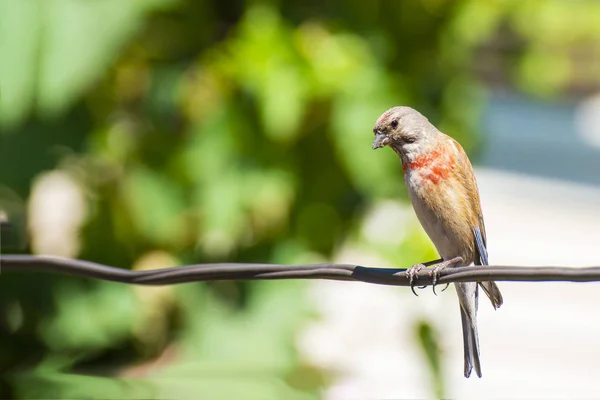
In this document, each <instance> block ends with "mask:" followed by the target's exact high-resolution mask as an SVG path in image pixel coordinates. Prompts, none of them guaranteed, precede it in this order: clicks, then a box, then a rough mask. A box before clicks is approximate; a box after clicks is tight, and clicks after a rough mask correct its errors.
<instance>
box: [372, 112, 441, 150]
mask: <svg viewBox="0 0 600 400" xmlns="http://www.w3.org/2000/svg"><path fill="white" fill-rule="evenodd" d="M437 132H438V131H437V129H436V128H435V127H434V126H433V125H431V123H429V120H428V119H427V118H425V117H424V116H423V115H422V114H421V113H420V112H418V111H417V110H415V109H414V108H410V107H406V106H398V107H393V108H390V109H389V110H387V111H386V112H384V113H383V114H381V116H380V117H379V118H378V119H377V122H375V127H374V128H373V133H374V134H375V140H374V141H373V150H375V149H379V148H381V147H385V146H390V147H392V148H393V149H394V150H395V151H396V152H398V153H405V154H406V153H409V152H411V151H413V150H416V149H418V148H423V147H427V146H424V145H425V144H427V143H428V139H430V138H431V137H432V136H434V135H435V134H436V133H437Z"/></svg>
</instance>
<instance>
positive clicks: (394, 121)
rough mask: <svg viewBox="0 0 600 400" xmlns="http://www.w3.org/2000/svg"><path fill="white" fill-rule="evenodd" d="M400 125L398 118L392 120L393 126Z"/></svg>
mask: <svg viewBox="0 0 600 400" xmlns="http://www.w3.org/2000/svg"><path fill="white" fill-rule="evenodd" d="M397 126H398V120H397V119H393V120H392V128H394V129H395V128H396V127H397Z"/></svg>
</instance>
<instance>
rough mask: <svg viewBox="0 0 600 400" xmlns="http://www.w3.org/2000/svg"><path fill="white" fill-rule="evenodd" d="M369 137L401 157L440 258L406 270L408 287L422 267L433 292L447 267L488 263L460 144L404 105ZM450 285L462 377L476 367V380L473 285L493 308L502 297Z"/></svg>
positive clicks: (489, 286) (486, 286) (468, 285)
mask: <svg viewBox="0 0 600 400" xmlns="http://www.w3.org/2000/svg"><path fill="white" fill-rule="evenodd" d="M373 133H374V134H375V140H374V141H373V150H375V149H379V148H382V147H386V146H388V147H391V148H392V150H394V152H396V154H398V156H399V157H400V160H401V162H402V170H403V172H404V182H405V184H406V188H407V191H408V194H409V197H410V200H411V203H412V205H413V208H414V210H415V213H416V214H417V218H418V219H419V222H420V223H421V225H422V226H423V229H424V230H425V232H426V233H427V235H428V236H429V238H430V239H431V241H432V242H433V244H434V246H435V248H436V250H437V252H438V253H439V255H440V257H441V258H440V259H439V260H435V261H430V262H427V263H423V264H416V265H414V266H412V267H411V268H410V269H408V270H407V272H406V274H407V276H408V277H409V279H410V282H411V289H412V282H413V280H414V278H415V277H416V276H417V273H418V272H419V271H420V270H421V269H423V268H425V267H426V266H431V265H434V268H433V269H432V270H430V276H433V283H434V290H435V283H436V278H437V276H438V275H439V272H440V271H441V270H442V269H444V268H446V267H448V266H452V267H454V266H469V265H471V264H474V265H488V253H487V239H486V233H485V225H484V222H483V215H482V211H481V204H480V200H479V191H478V188H477V182H476V180H475V173H474V172H473V167H472V166H471V162H470V161H469V157H468V156H467V154H466V153H465V151H464V149H463V148H462V146H461V145H460V144H459V143H458V142H457V141H456V140H454V139H453V138H452V137H450V136H448V135H446V134H444V133H442V132H441V131H439V130H438V129H437V128H436V127H435V126H434V125H433V124H431V123H430V122H429V120H428V119H427V118H426V117H425V116H423V115H422V114H421V113H420V112H418V111H417V110H415V109H413V108H411V107H408V106H397V107H393V108H390V109H389V110H387V111H385V112H384V113H383V114H382V115H381V116H380V117H379V118H378V119H377V121H376V122H375V127H374V128H373ZM454 285H455V287H456V293H457V295H458V300H459V305H460V315H461V322H462V331H463V346H464V376H465V378H468V377H469V376H471V372H472V370H473V369H475V373H476V374H477V376H478V377H480V378H481V376H482V374H481V362H480V351H479V336H478V332H477V309H478V302H479V300H478V299H479V292H478V287H481V288H482V290H483V291H484V293H485V294H486V295H487V297H488V298H489V299H490V301H491V303H492V306H493V307H494V309H497V308H498V307H500V306H501V305H502V303H503V298H502V294H501V293H500V289H499V288H498V286H497V285H496V283H494V282H479V285H478V283H477V282H457V283H455V284H454ZM413 292H414V289H413ZM415 294H416V293H415Z"/></svg>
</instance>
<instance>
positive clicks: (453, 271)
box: [0, 254, 600, 286]
mask: <svg viewBox="0 0 600 400" xmlns="http://www.w3.org/2000/svg"><path fill="white" fill-rule="evenodd" d="M0 271H1V272H3V273H4V272H6V271H37V272H54V273H61V274H66V275H72V276H79V277H85V278H93V279H100V280H105V281H113V282H120V283H125V284H136V285H172V284H178V283H189V282H200V281H220V280H275V279H328V280H338V281H356V282H366V283H374V284H379V285H393V286H410V282H409V278H408V277H407V276H406V274H405V272H406V268H378V267H366V266H361V265H354V264H306V265H304V264H293V265H284V264H242V263H217V264H194V265H184V266H180V267H172V268H163V269H155V270H144V271H135V270H129V269H123V268H116V267H111V266H107V265H103V264H98V263H95V262H91V261H83V260H75V259H68V258H62V257H55V256H32V255H12V254H6V255H0ZM429 271H430V270H427V269H424V270H421V271H420V272H419V273H418V275H417V277H416V279H415V280H414V284H416V285H419V286H424V285H431V283H432V281H431V280H432V277H431V276H430V275H429ZM0 279H1V276H0ZM475 281H477V282H482V281H520V282H541V281H555V282H556V281H563V282H597V281H600V267H546V266H544V267H520V266H499V265H494V266H492V265H490V266H477V267H457V268H446V269H444V270H443V271H441V273H440V277H439V279H438V281H437V282H438V284H446V283H452V282H475Z"/></svg>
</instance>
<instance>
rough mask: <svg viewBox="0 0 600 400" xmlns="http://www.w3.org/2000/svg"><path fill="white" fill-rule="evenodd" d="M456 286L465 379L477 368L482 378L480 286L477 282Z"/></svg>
mask: <svg viewBox="0 0 600 400" xmlns="http://www.w3.org/2000/svg"><path fill="white" fill-rule="evenodd" d="M454 285H455V287H456V294H457V295H458V301H459V303H460V319H461V322H462V329H463V345H464V350H465V378H468V377H469V376H471V371H472V370H473V368H475V373H476V374H477V376H478V377H480V378H481V363H480V362H479V335H478V334H477V308H478V303H479V291H478V290H477V289H478V285H477V283H475V282H460V283H455V284H454Z"/></svg>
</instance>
